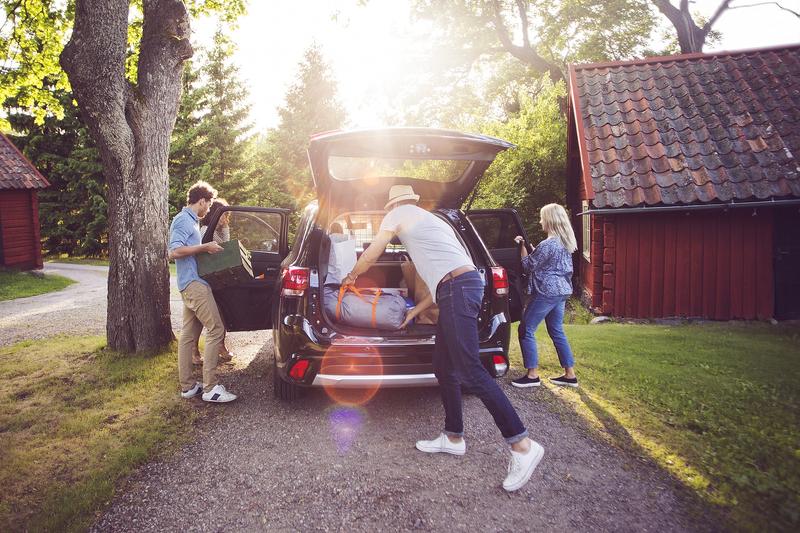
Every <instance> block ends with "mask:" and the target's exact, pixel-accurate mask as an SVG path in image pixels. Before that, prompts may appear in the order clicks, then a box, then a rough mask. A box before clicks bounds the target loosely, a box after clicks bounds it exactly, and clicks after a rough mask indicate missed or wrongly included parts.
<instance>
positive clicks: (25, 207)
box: [0, 190, 42, 269]
mask: <svg viewBox="0 0 800 533" xmlns="http://www.w3.org/2000/svg"><path fill="white" fill-rule="evenodd" d="M39 237H40V235H39V209H38V199H37V196H36V192H35V191H29V190H4V191H0V244H2V246H3V253H2V257H3V266H8V267H13V268H26V269H27V268H42V252H41V244H40V239H39Z"/></svg>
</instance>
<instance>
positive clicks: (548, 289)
mask: <svg viewBox="0 0 800 533" xmlns="http://www.w3.org/2000/svg"><path fill="white" fill-rule="evenodd" d="M522 270H523V272H524V274H525V277H526V278H527V281H528V283H527V286H526V287H525V292H526V293H527V294H541V295H542V296H567V295H570V294H572V256H571V254H570V253H569V252H567V250H566V248H564V246H563V245H562V244H561V241H560V240H559V238H558V237H549V238H547V239H545V240H543V241H542V242H540V243H539V246H537V247H536V249H535V250H534V251H533V253H532V254H528V255H526V256H525V257H523V258H522Z"/></svg>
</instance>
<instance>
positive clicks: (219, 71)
mask: <svg viewBox="0 0 800 533" xmlns="http://www.w3.org/2000/svg"><path fill="white" fill-rule="evenodd" d="M234 51H235V47H234V45H233V43H232V42H231V40H230V39H229V38H228V37H227V36H226V35H225V34H224V33H223V32H222V30H221V29H217V32H216V33H215V34H214V44H213V47H212V48H211V49H210V50H209V51H208V52H207V53H206V54H205V61H204V63H203V64H202V66H201V68H200V75H201V78H202V82H203V84H202V86H201V87H200V88H199V90H198V94H197V96H198V98H199V101H198V105H199V107H200V112H201V116H200V119H199V121H198V123H197V127H196V130H195V134H196V141H197V145H196V150H197V153H198V154H202V159H203V164H202V166H201V167H200V168H199V173H198V175H199V178H200V179H203V180H205V181H208V182H209V183H211V184H212V185H213V186H214V187H215V188H216V189H217V190H218V191H219V193H220V196H222V197H225V198H226V199H227V200H228V201H229V202H231V203H241V201H242V200H243V199H244V198H245V196H246V189H247V186H248V184H247V183H246V181H245V178H246V173H245V172H244V168H245V159H244V156H245V151H246V148H247V134H248V131H249V130H250V127H251V126H250V124H249V123H248V122H247V120H248V115H249V112H250V106H249V105H247V104H246V103H245V102H246V101H247V99H248V92H247V89H246V88H245V87H244V85H243V84H242V82H241V81H240V80H239V71H238V69H237V68H236V67H235V66H233V65H232V63H231V58H232V56H233V53H234Z"/></svg>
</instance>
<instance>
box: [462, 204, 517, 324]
mask: <svg viewBox="0 0 800 533" xmlns="http://www.w3.org/2000/svg"><path fill="white" fill-rule="evenodd" d="M466 215H467V219H469V221H470V222H471V223H472V225H473V226H474V227H475V230H476V231H477V232H478V235H480V237H481V240H483V242H484V244H486V248H488V249H489V252H490V253H491V254H492V257H494V260H495V261H497V262H498V263H499V264H500V265H502V266H503V267H504V268H505V269H506V272H508V281H509V286H510V288H511V290H510V291H509V294H508V310H509V314H510V315H511V321H512V322H516V321H517V320H519V319H520V318H522V310H523V307H524V303H525V292H524V290H525V286H524V284H523V283H522V262H521V260H520V256H519V246H518V245H517V244H516V243H515V242H514V237H516V236H517V235H522V237H523V238H524V239H525V242H528V235H527V233H525V228H523V227H522V221H521V220H520V218H519V214H518V213H517V211H516V210H515V209H473V210H471V211H468V212H467V213H466Z"/></svg>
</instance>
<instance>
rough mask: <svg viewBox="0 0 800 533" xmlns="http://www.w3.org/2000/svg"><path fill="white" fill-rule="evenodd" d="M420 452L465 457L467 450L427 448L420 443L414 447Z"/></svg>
mask: <svg viewBox="0 0 800 533" xmlns="http://www.w3.org/2000/svg"><path fill="white" fill-rule="evenodd" d="M414 446H415V447H416V448H417V449H418V450H419V451H421V452H425V453H449V454H450V455H464V454H465V453H467V450H454V449H452V448H440V447H439V446H425V445H424V444H420V443H419V442H418V443H416V444H415V445H414Z"/></svg>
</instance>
